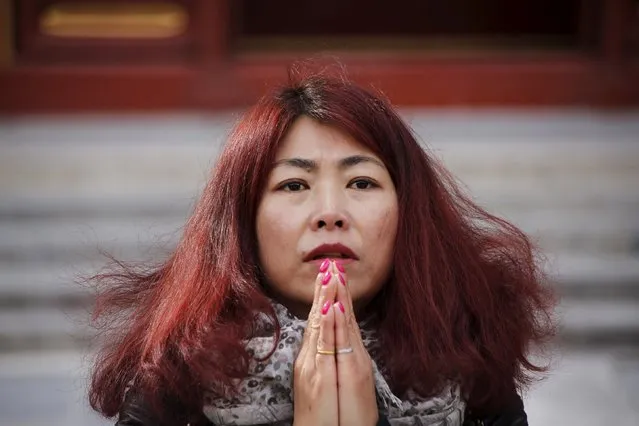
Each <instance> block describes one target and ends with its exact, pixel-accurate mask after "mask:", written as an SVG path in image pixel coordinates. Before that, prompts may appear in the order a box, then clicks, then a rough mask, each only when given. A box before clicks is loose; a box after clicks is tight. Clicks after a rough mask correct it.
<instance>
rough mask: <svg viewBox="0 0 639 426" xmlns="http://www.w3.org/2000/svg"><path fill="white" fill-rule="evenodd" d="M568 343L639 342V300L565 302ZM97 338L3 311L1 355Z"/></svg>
mask: <svg viewBox="0 0 639 426" xmlns="http://www.w3.org/2000/svg"><path fill="white" fill-rule="evenodd" d="M556 317H557V319H558V320H559V321H560V328H559V330H558V331H559V338H560V339H563V340H564V341H568V342H595V343H596V342H605V343H606V344H611V343H625V344H628V343H631V344H632V343H633V342H634V344H636V343H637V342H639V299H631V300H624V301H619V300H616V301H607V300H574V299H564V300H562V303H561V305H560V306H559V308H558V310H557V314H556ZM94 336H95V331H94V329H92V328H91V327H90V311H89V309H88V308H68V309H59V308H56V307H46V306H39V307H32V308H26V309H24V308H18V309H2V310H0V351H2V350H4V351H16V350H27V349H44V348H52V347H54V348H63V347H82V346H83V345H85V344H86V343H87V342H88V341H90V340H91V339H92V338H93V337H94Z"/></svg>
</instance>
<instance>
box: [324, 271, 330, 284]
mask: <svg viewBox="0 0 639 426" xmlns="http://www.w3.org/2000/svg"><path fill="white" fill-rule="evenodd" d="M330 280H331V273H330V272H327V273H325V274H324V278H322V285H326V284H328V282H329V281H330Z"/></svg>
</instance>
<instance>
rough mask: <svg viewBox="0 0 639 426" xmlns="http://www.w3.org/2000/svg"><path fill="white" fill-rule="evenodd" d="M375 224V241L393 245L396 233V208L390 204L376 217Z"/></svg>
mask: <svg viewBox="0 0 639 426" xmlns="http://www.w3.org/2000/svg"><path fill="white" fill-rule="evenodd" d="M373 226H375V230H376V232H375V233H374V235H376V238H377V241H378V242H379V243H381V244H383V245H385V246H391V247H392V246H394V244H395V235H396V234H397V208H395V207H393V206H391V207H388V208H387V209H385V210H384V211H383V212H381V214H380V215H379V216H378V217H377V220H376V221H375V223H374V224H373Z"/></svg>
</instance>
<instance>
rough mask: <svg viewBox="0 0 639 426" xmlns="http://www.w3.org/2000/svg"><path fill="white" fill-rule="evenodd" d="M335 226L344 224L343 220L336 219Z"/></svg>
mask: <svg viewBox="0 0 639 426" xmlns="http://www.w3.org/2000/svg"><path fill="white" fill-rule="evenodd" d="M335 226H338V227H340V228H341V227H343V226H344V222H342V221H341V220H338V221H337V222H335Z"/></svg>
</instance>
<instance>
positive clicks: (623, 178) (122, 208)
mask: <svg viewBox="0 0 639 426" xmlns="http://www.w3.org/2000/svg"><path fill="white" fill-rule="evenodd" d="M404 113H405V116H406V117H407V119H408V121H409V122H410V123H411V125H412V127H413V128H414V129H415V131H416V132H417V133H418V134H419V136H420V137H421V138H422V139H423V140H426V141H428V143H429V146H430V147H431V149H432V151H433V153H434V154H435V155H437V156H439V157H441V158H442V159H443V161H444V162H445V164H446V165H447V166H448V167H449V168H450V169H451V170H452V171H453V172H454V173H455V174H456V175H457V176H458V177H459V178H460V180H461V181H463V182H464V183H465V184H466V185H467V186H468V188H469V190H470V192H471V193H472V194H473V195H474V196H475V198H476V200H477V201H478V202H479V203H480V204H481V205H483V206H485V207H486V208H487V209H488V210H489V211H492V212H495V213H497V214H499V215H502V216H505V217H506V218H508V219H510V220H512V221H513V222H514V223H516V224H518V225H519V226H521V227H522V228H523V229H524V230H525V231H527V232H528V233H530V234H531V235H533V236H534V237H535V239H536V240H538V242H539V243H540V245H541V246H542V247H543V248H544V249H545V250H546V253H547V255H548V260H549V262H548V265H547V267H548V270H549V272H550V273H551V275H552V277H553V280H554V281H555V282H556V283H557V286H558V289H559V291H560V293H561V295H562V296H563V300H562V303H561V306H560V308H559V310H558V315H559V318H560V319H561V324H562V327H561V333H562V334H561V336H562V338H563V339H564V340H566V341H568V342H572V343H575V344H616V343H637V342H639V114H636V113H635V114H631V113H626V114H623V113H599V114H596V113H590V112H587V111H554V112H543V113H541V112H526V111H524V112H512V111H509V112H506V111H504V112H500V111H494V112H468V111H456V112H436V111H417V110H410V111H405V112H404ZM234 119H235V117H234V116H233V115H222V116H214V117H204V116H196V115H175V116H155V117H153V116H150V117H149V116H140V117H135V116H126V117H122V116H116V117H108V116H101V117H76V116H74V117H58V118H55V117H53V118H41V117H40V118H35V117H32V118H29V117H27V118H19V119H10V118H5V119H0V350H3V351H23V350H27V349H61V348H62V349H64V348H75V347H85V345H86V344H87V341H88V340H87V339H88V338H89V337H90V336H91V329H90V328H89V327H88V323H87V321H88V310H89V309H88V308H89V307H90V302H91V295H90V293H89V292H88V291H87V290H86V289H85V288H83V287H82V286H80V285H78V284H75V283H74V280H76V279H77V278H78V277H81V276H87V275H90V274H91V273H94V272H96V271H97V270H98V268H99V267H100V266H102V265H103V264H104V262H105V258H104V257H102V256H101V254H100V250H104V251H106V252H108V253H112V254H113V255H115V257H116V258H119V259H124V260H140V259H142V260H143V259H157V258H158V257H159V256H165V255H166V253H167V252H168V251H169V250H170V249H171V247H172V245H173V244H174V243H175V241H176V240H177V238H178V237H179V235H180V228H181V226H182V225H183V223H184V221H185V219H186V217H187V216H188V214H189V210H190V208H191V206H192V204H193V203H194V201H195V200H196V198H197V195H198V191H199V190H201V188H202V185H203V184H204V182H205V181H206V178H207V174H208V170H209V167H210V166H211V164H213V163H214V160H215V156H216V153H217V152H218V151H219V148H220V146H221V144H222V143H223V141H224V138H225V135H226V132H227V131H228V129H229V128H230V126H231V125H232V123H233V120H234Z"/></svg>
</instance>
